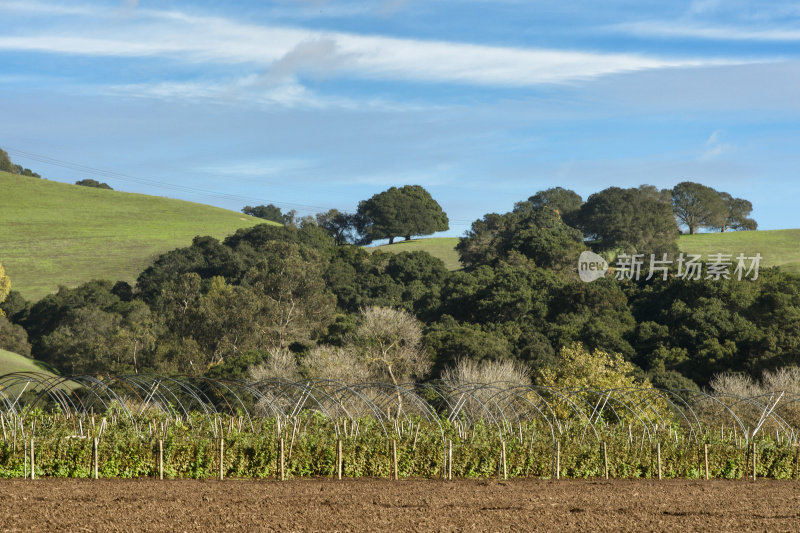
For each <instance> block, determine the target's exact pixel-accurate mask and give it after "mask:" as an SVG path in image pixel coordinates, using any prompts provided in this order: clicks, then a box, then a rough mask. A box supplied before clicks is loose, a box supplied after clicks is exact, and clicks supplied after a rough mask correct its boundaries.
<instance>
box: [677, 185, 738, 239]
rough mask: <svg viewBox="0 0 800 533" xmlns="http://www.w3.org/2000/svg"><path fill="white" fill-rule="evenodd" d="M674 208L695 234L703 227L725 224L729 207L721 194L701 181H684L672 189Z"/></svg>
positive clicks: (690, 231) (684, 223) (717, 226)
mask: <svg viewBox="0 0 800 533" xmlns="http://www.w3.org/2000/svg"><path fill="white" fill-rule="evenodd" d="M672 210H673V212H674V213H675V217H676V218H677V219H678V221H679V222H680V223H681V224H683V225H684V226H686V227H687V228H689V234H690V235H693V234H694V233H696V232H697V230H699V229H701V228H720V227H722V226H724V225H725V218H726V213H727V207H726V205H725V201H724V200H723V199H722V197H720V194H719V193H718V192H717V191H715V190H714V189H712V188H711V187H706V186H705V185H702V184H700V183H694V182H691V181H683V182H681V183H679V184H677V185H676V186H675V187H673V189H672Z"/></svg>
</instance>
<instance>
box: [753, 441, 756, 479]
mask: <svg viewBox="0 0 800 533" xmlns="http://www.w3.org/2000/svg"><path fill="white" fill-rule="evenodd" d="M755 480H756V443H755V442H753V481H755Z"/></svg>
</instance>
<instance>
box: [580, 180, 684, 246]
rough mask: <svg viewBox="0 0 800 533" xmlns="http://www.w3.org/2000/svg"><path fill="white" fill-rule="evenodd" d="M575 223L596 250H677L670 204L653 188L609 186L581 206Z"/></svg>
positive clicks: (676, 229)
mask: <svg viewBox="0 0 800 533" xmlns="http://www.w3.org/2000/svg"><path fill="white" fill-rule="evenodd" d="M577 218H578V225H579V226H580V228H581V229H582V230H583V234H584V236H585V237H586V238H588V239H590V240H592V241H594V242H593V243H592V248H594V249H595V250H596V251H610V252H616V251H622V252H625V253H627V254H635V253H637V254H645V255H648V254H655V255H656V257H658V258H660V257H661V254H664V253H666V254H674V253H677V250H678V245H677V240H678V234H679V231H678V225H677V224H676V222H675V217H674V216H673V213H672V206H670V204H669V203H668V202H667V201H666V198H665V197H664V196H663V195H662V194H660V193H659V192H658V190H657V189H656V188H655V187H652V186H649V185H643V186H642V187H638V188H631V189H621V188H619V187H609V188H608V189H604V190H602V191H600V192H598V193H595V194H593V195H591V196H590V197H589V199H588V200H586V203H585V204H583V206H581V209H580V213H579V214H578V217H577Z"/></svg>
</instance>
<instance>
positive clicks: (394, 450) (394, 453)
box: [392, 439, 400, 481]
mask: <svg viewBox="0 0 800 533" xmlns="http://www.w3.org/2000/svg"><path fill="white" fill-rule="evenodd" d="M392 477H393V478H394V479H395V481H396V480H398V479H400V473H399V472H398V471H397V440H395V439H392Z"/></svg>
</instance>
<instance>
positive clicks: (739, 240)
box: [678, 229, 800, 273]
mask: <svg viewBox="0 0 800 533" xmlns="http://www.w3.org/2000/svg"><path fill="white" fill-rule="evenodd" d="M678 244H679V246H680V248H681V251H683V252H686V253H693V254H703V257H704V258H706V257H707V256H708V254H717V253H723V254H733V257H734V258H735V257H736V256H737V255H739V254H740V253H743V254H744V255H745V256H748V257H749V256H754V255H756V253H759V254H761V257H762V259H761V266H780V267H781V269H783V270H786V271H789V272H795V273H800V229H781V230H770V231H733V232H728V233H700V234H698V235H681V237H680V240H679V241H678Z"/></svg>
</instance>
